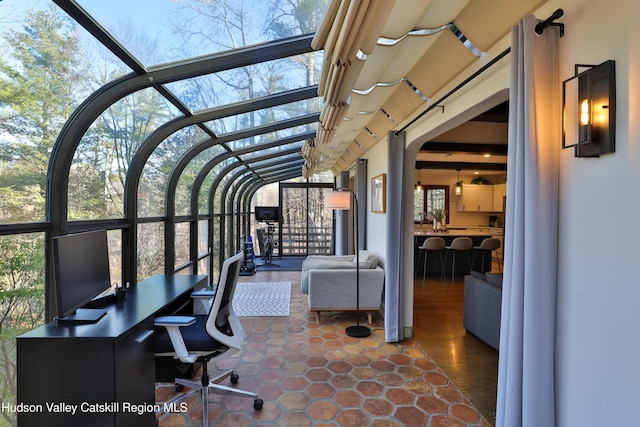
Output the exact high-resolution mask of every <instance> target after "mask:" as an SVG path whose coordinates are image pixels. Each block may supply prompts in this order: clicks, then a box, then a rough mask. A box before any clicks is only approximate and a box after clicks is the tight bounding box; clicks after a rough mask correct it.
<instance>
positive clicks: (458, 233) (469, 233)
mask: <svg viewBox="0 0 640 427" xmlns="http://www.w3.org/2000/svg"><path fill="white" fill-rule="evenodd" d="M413 235H414V236H429V237H433V236H437V237H446V236H452V237H475V236H485V237H491V235H490V233H487V232H482V231H480V230H446V231H433V230H414V232H413Z"/></svg>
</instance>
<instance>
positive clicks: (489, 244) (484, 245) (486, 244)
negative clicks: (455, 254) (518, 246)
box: [471, 237, 502, 273]
mask: <svg viewBox="0 0 640 427" xmlns="http://www.w3.org/2000/svg"><path fill="white" fill-rule="evenodd" d="M499 248H500V240H499V239H496V238H495V237H488V238H486V239H484V240H483V241H482V242H481V243H480V246H474V247H473V249H475V251H474V252H473V259H472V261H471V264H472V265H473V264H474V263H475V260H476V252H477V251H482V268H484V253H485V252H487V251H488V252H489V256H491V253H492V252H493V251H496V258H497V259H498V268H499V269H500V273H502V265H501V263H500V256H499V255H498V249H499ZM482 268H481V269H482ZM489 271H491V268H490V269H489ZM482 273H484V271H482Z"/></svg>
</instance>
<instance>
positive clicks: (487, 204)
mask: <svg viewBox="0 0 640 427" xmlns="http://www.w3.org/2000/svg"><path fill="white" fill-rule="evenodd" d="M493 187H494V186H493V185H476V184H463V185H462V195H461V197H460V198H459V199H458V210H459V211H465V212H497V211H502V198H501V199H500V208H499V209H496V208H495V207H494V194H493Z"/></svg>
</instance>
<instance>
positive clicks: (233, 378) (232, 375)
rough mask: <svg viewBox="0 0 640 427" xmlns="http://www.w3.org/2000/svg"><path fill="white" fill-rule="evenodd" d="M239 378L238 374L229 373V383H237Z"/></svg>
mask: <svg viewBox="0 0 640 427" xmlns="http://www.w3.org/2000/svg"><path fill="white" fill-rule="evenodd" d="M239 379H240V377H239V376H238V374H231V378H229V381H231V384H238V380H239Z"/></svg>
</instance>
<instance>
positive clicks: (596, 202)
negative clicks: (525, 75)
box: [556, 0, 640, 427]
mask: <svg viewBox="0 0 640 427" xmlns="http://www.w3.org/2000/svg"><path fill="white" fill-rule="evenodd" d="M587 3H588V7H585V5H586V4H587ZM562 7H563V8H564V9H565V19H564V20H563V21H564V22H565V24H566V35H565V37H564V38H563V39H562V40H561V42H560V54H561V63H560V66H561V76H562V78H567V77H569V76H570V75H572V73H573V66H574V64H575V63H583V64H584V63H586V64H599V63H601V62H604V61H605V60H608V59H613V60H615V61H616V83H617V91H616V95H617V109H616V113H617V120H616V126H617V129H616V152H615V153H614V154H608V155H604V156H602V157H600V158H598V159H576V158H574V157H573V154H572V152H571V150H565V151H563V152H562V153H561V156H560V162H561V163H560V177H561V185H560V197H561V198H560V200H561V204H560V209H561V211H560V235H559V244H558V249H559V256H558V262H559V272H558V310H557V334H556V336H557V352H556V355H557V356H556V360H557V414H558V425H559V426H563V427H564V426H587V425H588V426H600V425H638V424H639V422H640V421H638V415H637V410H636V408H635V406H636V405H637V402H638V398H640V388H638V385H637V378H638V375H637V374H636V372H637V369H638V368H637V364H638V357H637V355H638V354H639V353H640V342H639V340H638V339H636V336H637V334H638V326H640V310H638V303H639V302H640V286H638V279H637V275H638V268H637V266H638V256H637V254H638V253H640V251H639V250H638V249H637V244H636V242H638V241H640V228H639V227H638V226H637V225H636V224H637V220H638V212H639V211H640V197H639V196H638V195H637V194H638V192H637V187H638V182H640V181H639V178H640V150H639V147H638V144H637V141H638V139H639V138H640V129H639V128H638V117H639V114H640V111H638V93H640V91H639V90H640V88H639V87H638V85H639V84H638V78H639V77H640V75H639V72H640V48H639V47H638V46H639V45H638V40H640V39H639V38H638V37H639V36H640V31H639V30H638V25H637V17H638V16H639V13H640V6H639V3H638V2H637V1H636V0H608V1H606V2H602V1H577V0H575V1H572V2H570V4H563V6H562ZM605 218H609V219H605Z"/></svg>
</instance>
